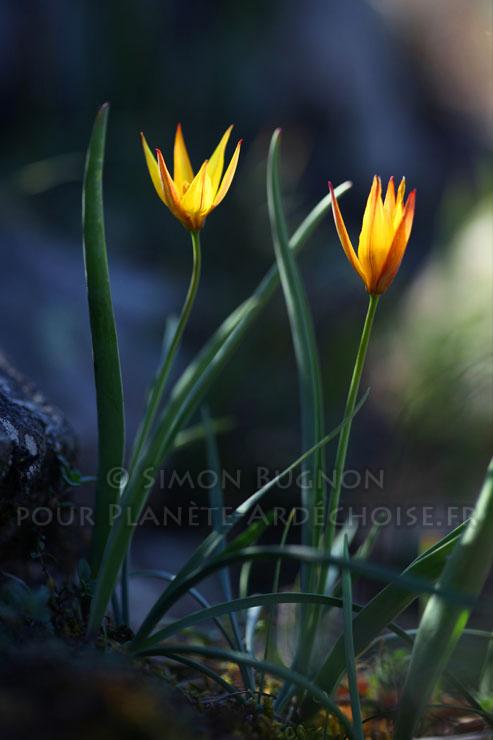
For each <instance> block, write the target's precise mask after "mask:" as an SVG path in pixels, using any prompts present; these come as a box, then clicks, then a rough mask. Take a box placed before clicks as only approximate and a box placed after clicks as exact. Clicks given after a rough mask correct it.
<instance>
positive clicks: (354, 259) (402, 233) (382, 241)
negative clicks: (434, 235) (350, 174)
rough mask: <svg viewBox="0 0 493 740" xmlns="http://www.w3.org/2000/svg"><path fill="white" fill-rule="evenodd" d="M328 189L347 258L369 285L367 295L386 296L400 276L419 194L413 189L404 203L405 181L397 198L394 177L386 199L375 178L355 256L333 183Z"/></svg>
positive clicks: (402, 182)
mask: <svg viewBox="0 0 493 740" xmlns="http://www.w3.org/2000/svg"><path fill="white" fill-rule="evenodd" d="M329 189H330V192H331V195H332V212H333V214H334V221H335V224H336V229H337V233H338V234H339V239H340V240H341V244H342V247H343V249H344V251H345V253H346V257H347V258H348V260H349V261H350V263H351V264H352V266H353V267H354V269H355V270H356V272H357V273H358V275H359V276H360V278H361V279H362V281H363V282H364V284H365V285H366V289H367V291H368V293H370V294H371V295H380V294H381V293H385V291H386V290H387V288H388V287H389V286H390V284H391V282H392V281H393V279H394V278H395V276H396V275H397V272H398V270H399V267H400V265H401V262H402V258H403V257H404V253H405V251H406V247H407V243H408V241H409V237H410V236H411V229H412V225H413V218H414V203H415V198H416V191H415V190H413V191H412V192H411V193H410V194H409V196H408V198H407V200H406V203H404V192H405V189H406V181H405V179H404V178H402V180H401V184H400V185H399V189H398V191H397V195H396V193H395V187H394V178H393V177H391V178H390V180H389V184H388V186H387V194H386V195H385V200H383V199H382V183H381V180H380V178H379V177H376V176H375V177H374V178H373V184H372V186H371V190H370V195H369V196H368V202H367V204H366V208H365V213H364V215H363V225H362V227H361V233H360V235H359V244H358V254H356V252H355V251H354V249H353V245H352V243H351V239H350V238H349V235H348V232H347V229H346V226H345V224H344V220H343V218H342V214H341V211H340V209H339V204H338V202H337V199H336V197H335V193H334V189H333V187H332V183H330V182H329Z"/></svg>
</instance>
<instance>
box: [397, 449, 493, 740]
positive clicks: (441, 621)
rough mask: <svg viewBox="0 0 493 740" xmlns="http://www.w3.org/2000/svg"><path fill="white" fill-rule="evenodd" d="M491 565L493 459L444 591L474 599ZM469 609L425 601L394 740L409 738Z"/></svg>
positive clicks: (447, 571)
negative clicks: (462, 594) (455, 592)
mask: <svg viewBox="0 0 493 740" xmlns="http://www.w3.org/2000/svg"><path fill="white" fill-rule="evenodd" d="M492 564H493V460H492V461H491V463H490V466H489V468H488V472H487V474H486V480H485V482H484V485H483V488H482V490H481V493H480V496H479V499H478V501H477V504H476V506H475V509H474V513H473V515H472V517H471V520H470V522H469V524H468V526H467V528H466V529H465V531H464V532H463V534H462V537H461V539H460V540H459V542H458V543H457V544H456V546H455V548H454V551H453V553H452V555H451V557H450V560H449V561H448V563H447V564H446V565H445V568H444V570H443V573H442V574H441V576H440V578H439V581H438V583H439V586H440V587H441V588H443V589H454V590H457V591H459V592H462V593H464V595H466V596H468V597H472V598H473V599H476V598H477V597H478V596H479V595H480V593H481V590H482V588H483V586H484V583H485V581H486V578H487V576H488V574H489V572H490V570H491V566H492ZM470 612H471V607H466V606H460V605H458V604H450V603H448V602H447V601H445V600H444V599H443V598H442V597H441V596H438V595H435V596H433V597H432V598H431V599H429V601H428V603H427V605H426V608H425V611H424V613H423V617H422V619H421V622H420V625H419V629H418V633H417V635H416V639H415V641H414V647H413V652H412V656H411V664H410V666H409V671H408V674H407V677H406V683H405V686H404V694H403V697H402V700H401V705H400V709H399V714H398V717H397V724H396V730H395V738H396V740H409V739H410V738H412V736H413V733H414V730H415V729H416V727H417V725H418V722H419V720H420V718H421V715H422V713H423V711H424V709H425V707H426V703H427V702H428V700H429V698H430V696H431V694H432V692H433V689H434V688H435V686H436V685H437V683H438V680H439V679H440V676H441V675H442V673H443V671H444V669H445V667H446V665H447V663H448V661H449V658H450V656H451V655H452V652H453V650H454V648H455V646H456V644H457V642H458V640H459V638H460V636H461V634H462V632H463V630H464V628H465V626H466V624H467V621H468V619H469V615H470Z"/></svg>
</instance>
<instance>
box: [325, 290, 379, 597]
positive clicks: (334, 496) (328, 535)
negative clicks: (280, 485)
mask: <svg viewBox="0 0 493 740" xmlns="http://www.w3.org/2000/svg"><path fill="white" fill-rule="evenodd" d="M379 298H380V296H378V295H370V301H369V304H368V311H367V313H366V318H365V323H364V325H363V331H362V333H361V339H360V343H359V347H358V353H357V355H356V361H355V363H354V368H353V375H352V377H351V383H350V385H349V391H348V395H347V400H346V408H345V409H344V418H345V419H347V422H346V423H345V424H344V426H343V428H342V429H341V433H340V435H339V442H338V445H337V453H336V460H335V466H334V484H333V488H332V491H331V494H330V498H329V505H328V510H327V526H326V530H325V542H324V549H325V550H326V552H330V551H331V549H332V544H333V542H334V535H335V526H336V522H335V514H336V512H337V508H338V506H339V499H340V497H341V488H342V478H343V475H344V468H345V465H346V456H347V451H348V445H349V435H350V434H351V425H352V417H353V414H354V409H355V407H356V400H357V397H358V391H359V386H360V382H361V375H362V373H363V368H364V366H365V359H366V353H367V350H368V344H369V342H370V336H371V330H372V326H373V319H374V318H375V313H376V310H377V306H378V301H379ZM321 586H322V587H325V583H321Z"/></svg>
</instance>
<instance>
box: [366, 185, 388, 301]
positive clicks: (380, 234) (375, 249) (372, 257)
mask: <svg viewBox="0 0 493 740" xmlns="http://www.w3.org/2000/svg"><path fill="white" fill-rule="evenodd" d="M381 196H382V182H381V180H380V178H379V177H376V176H375V177H374V178H373V183H372V187H371V190H370V195H369V196H368V201H367V204H366V208H365V213H364V216H363V225H362V228H361V233H360V237H359V245H358V258H359V261H360V263H361V266H362V268H363V270H364V272H365V275H366V278H367V288H368V291H369V292H370V293H373V292H374V286H375V284H376V281H377V279H378V276H379V275H380V273H381V270H382V266H383V264H384V262H385V259H386V257H387V252H388V249H389V247H390V244H391V243H392V235H393V230H392V228H391V225H390V223H388V222H387V220H386V218H385V214H384V207H383V202H382V197H381Z"/></svg>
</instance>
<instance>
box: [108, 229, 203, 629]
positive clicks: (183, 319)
mask: <svg viewBox="0 0 493 740" xmlns="http://www.w3.org/2000/svg"><path fill="white" fill-rule="evenodd" d="M190 235H191V237H192V247H193V267H192V276H191V278H190V284H189V286H188V291H187V296H186V298H185V303H184V304H183V308H182V311H181V315H180V319H179V321H178V324H177V325H176V329H175V332H174V334H173V338H172V340H171V343H170V345H169V348H168V350H167V352H166V356H165V359H164V362H163V364H162V367H161V369H160V371H159V374H158V376H157V378H156V382H155V383H154V384H153V386H152V388H151V391H150V393H149V399H148V402H147V408H146V412H145V414H144V418H143V420H142V423H141V425H140V427H139V430H138V432H137V435H136V437H135V442H134V447H133V451H132V456H131V459H130V465H129V471H132V470H133V469H134V467H135V465H136V464H137V462H138V461H139V458H140V455H141V453H142V450H143V449H144V446H145V444H146V442H147V439H148V437H149V432H150V431H151V429H152V425H153V423H154V420H155V418H156V414H157V412H158V410H159V405H160V403H161V399H162V397H163V393H164V390H165V388H166V383H167V380H168V377H169V374H170V372H171V368H172V366H173V360H174V359H175V356H176V353H177V351H178V347H179V346H180V342H181V338H182V336H183V332H184V331H185V327H186V325H187V323H188V319H189V318H190V314H191V312H192V308H193V304H194V302H195V296H196V295H197V289H198V287H199V282H200V270H201V265H202V254H201V249H200V235H199V232H198V231H192V232H190ZM129 557H130V551H129V552H127V554H126V556H125V559H124V561H123V567H122V574H121V596H122V612H123V618H124V620H125V624H128V620H129V604H128V565H129V563H128V561H129Z"/></svg>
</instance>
